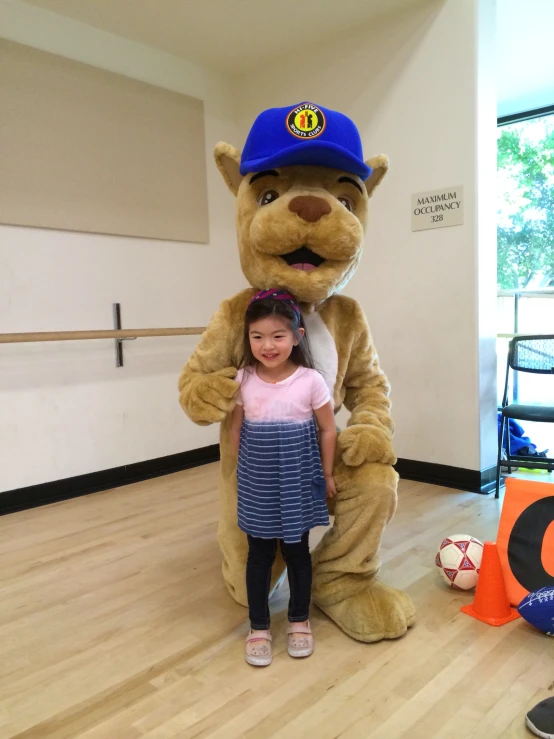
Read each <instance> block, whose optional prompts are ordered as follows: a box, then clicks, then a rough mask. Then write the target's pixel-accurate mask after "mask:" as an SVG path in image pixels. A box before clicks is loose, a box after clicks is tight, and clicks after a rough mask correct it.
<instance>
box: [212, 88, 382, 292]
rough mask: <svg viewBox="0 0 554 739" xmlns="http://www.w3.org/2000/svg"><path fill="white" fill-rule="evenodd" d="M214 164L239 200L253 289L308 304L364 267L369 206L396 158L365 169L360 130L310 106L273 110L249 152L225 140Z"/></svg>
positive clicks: (257, 125)
mask: <svg viewBox="0 0 554 739" xmlns="http://www.w3.org/2000/svg"><path fill="white" fill-rule="evenodd" d="M215 160H216V163H217V166H218V168H219V170H220V172H221V173H222V175H223V177H224V179H225V182H226V183H227V185H228V187H229V189H230V190H231V191H232V192H233V193H234V194H235V195H236V196H237V231H238V244H239V251H240V260H241V266H242V271H243V272H244V275H245V276H246V278H247V280H248V281H249V283H250V284H251V285H252V287H255V288H258V289H263V288H265V287H268V286H269V287H282V288H286V289H287V290H290V291H291V292H292V293H293V294H294V295H295V296H296V297H297V298H298V299H299V300H301V301H302V302H304V303H319V302H321V301H323V300H325V299H326V298H328V297H329V296H331V295H333V294H334V293H336V292H338V291H339V290H340V289H341V288H343V287H344V285H345V284H346V283H347V282H348V280H349V279H350V278H351V276H352V275H353V273H354V271H355V270H356V267H357V265H358V263H359V261H360V258H361V254H362V248H363V241H364V227H365V223H366V218H367V210H368V199H369V198H370V196H371V194H372V192H373V189H374V188H375V187H376V185H378V184H379V182H380V181H381V180H382V178H383V177H384V175H385V173H386V171H387V168H388V161H387V158H386V157H385V156H382V155H381V156H377V157H374V158H372V159H369V160H368V161H367V162H364V159H363V156H362V143H361V139H360V134H359V133H358V130H357V128H356V126H355V125H354V123H353V122H352V121H351V120H350V119H349V118H347V117H346V116H344V115H342V113H337V112H336V111H333V110H328V109H326V108H322V107H320V106H317V105H313V104H311V103H302V104H300V105H297V106H296V107H294V108H292V107H287V108H272V109H270V110H266V111H264V112H263V113H261V114H260V115H259V116H258V118H257V119H256V121H255V122H254V125H253V126H252V128H251V130H250V133H249V134H248V138H247V141H246V144H245V146H244V151H243V152H242V155H241V153H240V152H239V151H238V150H237V149H235V148H234V147H233V146H230V145H229V144H225V143H220V144H218V145H217V146H216V149H215Z"/></svg>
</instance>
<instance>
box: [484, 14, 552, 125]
mask: <svg viewBox="0 0 554 739" xmlns="http://www.w3.org/2000/svg"><path fill="white" fill-rule="evenodd" d="M553 29H554V2H553V0H497V62H498V71H497V90H498V115H499V116H503V115H511V114H512V113H521V112H522V111H525V110H532V109H534V108H542V107H545V106H547V105H554V44H553V42H552V31H553Z"/></svg>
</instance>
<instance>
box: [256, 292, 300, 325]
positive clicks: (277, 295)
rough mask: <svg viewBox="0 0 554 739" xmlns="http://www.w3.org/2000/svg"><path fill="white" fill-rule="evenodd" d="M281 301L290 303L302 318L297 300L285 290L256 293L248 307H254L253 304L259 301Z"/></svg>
mask: <svg viewBox="0 0 554 739" xmlns="http://www.w3.org/2000/svg"><path fill="white" fill-rule="evenodd" d="M266 299H270V300H281V301H282V302H283V303H288V304H289V305H290V307H291V308H293V309H294V311H295V313H296V315H297V316H298V317H299V318H300V316H301V315H302V314H301V311H300V306H299V305H298V303H297V302H296V300H295V299H294V298H293V297H292V295H291V294H290V293H288V292H286V291H285V290H277V289H275V288H273V289H271V290H260V292H259V293H256V295H254V297H253V298H252V300H251V301H250V302H249V303H248V305H249V306H250V305H252V303H255V302H256V301H257V300H266Z"/></svg>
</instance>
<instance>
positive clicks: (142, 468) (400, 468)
mask: <svg viewBox="0 0 554 739" xmlns="http://www.w3.org/2000/svg"><path fill="white" fill-rule="evenodd" d="M218 460H219V445H218V444H212V445H211V446H205V447H201V448H200V449H191V450H190V451H188V452H181V453H180V454H171V455H169V456H167V457H159V458H158V459H148V460H146V461H145V462H136V463H135V464H128V465H125V466H123V467H114V468H112V469H109V470H100V471H99V472H90V473H89V474H86V475H78V476H77V477H68V478H65V479H63V480H55V481H53V482H45V483H42V484H40V485H31V486H29V487H26V488H19V489H17V490H8V491H6V492H5V493H0V516H3V515H5V514H7V513H15V512H16V511H23V510H26V509H28V508H36V507H38V506H42V505H48V504H50V503H59V502H61V501H63V500H70V499H71V498H78V497H80V496H82V495H90V494H91V493H98V492H100V491H102V490H110V489H111V488H117V487H121V486H122V485H129V484H131V483H133V482H141V481H142V480H148V479H151V478H153V477H162V476H163V475H170V474H171V473H173V472H180V471H181V470H187V469H190V468H192V467H199V466H201V465H203V464H209V463H210V462H217V461H218ZM396 471H397V472H398V474H399V475H400V477H402V478H404V479H405V480H416V481H417V482H426V483H430V484H432V485H441V486H442V487H448V488H455V489H457V490H465V491H467V492H470V493H482V494H483V495H488V494H489V493H491V492H493V490H494V487H495V474H496V467H489V468H488V469H486V470H481V472H478V471H477V470H468V469H464V468H463V467H450V466H449V465H444V464H434V463H432V462H417V461H415V460H412V459H399V460H398V462H397V464H396Z"/></svg>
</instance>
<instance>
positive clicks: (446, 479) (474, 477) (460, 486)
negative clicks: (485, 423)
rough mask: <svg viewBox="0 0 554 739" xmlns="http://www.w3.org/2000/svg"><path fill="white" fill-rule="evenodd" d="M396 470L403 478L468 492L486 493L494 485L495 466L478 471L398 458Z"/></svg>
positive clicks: (490, 490)
mask: <svg viewBox="0 0 554 739" xmlns="http://www.w3.org/2000/svg"><path fill="white" fill-rule="evenodd" d="M396 471H397V472H398V474H399V475H400V477H401V478H404V479H405V480H415V481H417V482H426V483H429V484H431V485H441V486H442V487H447V488H455V489H456V490H465V491H466V492H468V493H481V494H482V495H488V494H489V493H491V492H493V490H494V487H495V478H496V467H488V468H487V469H485V470H481V471H479V470H469V469H466V468H464V467H451V466H450V465H446V464H435V463H433V462H417V461H415V460H412V459H399V460H398V462H397V463H396Z"/></svg>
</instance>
